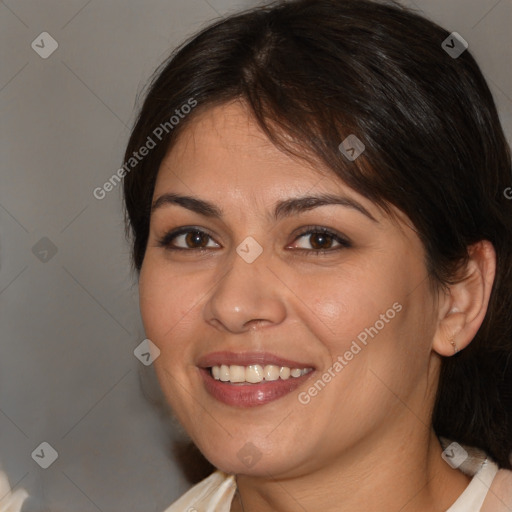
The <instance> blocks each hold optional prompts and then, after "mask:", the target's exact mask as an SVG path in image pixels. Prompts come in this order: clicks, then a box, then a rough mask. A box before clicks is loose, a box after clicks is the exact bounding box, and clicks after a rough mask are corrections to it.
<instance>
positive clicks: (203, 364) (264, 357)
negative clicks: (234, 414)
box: [197, 352, 314, 368]
mask: <svg viewBox="0 0 512 512" xmlns="http://www.w3.org/2000/svg"><path fill="white" fill-rule="evenodd" d="M223 364H225V365H228V366H229V365H231V364H236V365H240V366H249V365H251V364H259V365H261V366H265V365H267V364H273V365H275V366H287V367H289V368H314V367H313V365H312V364H310V363H302V362H300V361H294V360H292V359H286V358H284V357H279V356H276V355H274V354H270V353H269V352H212V353H210V354H207V355H206V356H203V357H201V358H200V359H199V361H198V362H197V366H199V367H200V368H211V367H212V366H221V365H223Z"/></svg>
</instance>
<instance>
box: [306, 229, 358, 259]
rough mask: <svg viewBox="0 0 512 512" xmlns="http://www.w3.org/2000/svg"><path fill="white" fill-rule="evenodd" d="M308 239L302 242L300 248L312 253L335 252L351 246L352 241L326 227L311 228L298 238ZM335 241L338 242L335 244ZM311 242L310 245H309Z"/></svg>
mask: <svg viewBox="0 0 512 512" xmlns="http://www.w3.org/2000/svg"><path fill="white" fill-rule="evenodd" d="M299 239H304V240H307V241H308V242H307V244H305V245H304V243H301V245H299V246H298V249H300V250H301V251H302V250H304V251H306V253H310V254H322V253H326V252H334V251H336V250H339V249H344V248H348V247H351V243H350V242H349V241H348V240H347V239H346V238H344V237H342V236H341V235H339V234H337V233H334V232H332V231H329V230H328V229H326V228H320V227H316V228H310V229H309V230H308V231H306V232H304V233H302V234H300V235H299V236H298V237H297V238H296V240H299ZM333 243H335V244H337V245H334V246H333ZM308 244H309V246H310V247H307V245H308Z"/></svg>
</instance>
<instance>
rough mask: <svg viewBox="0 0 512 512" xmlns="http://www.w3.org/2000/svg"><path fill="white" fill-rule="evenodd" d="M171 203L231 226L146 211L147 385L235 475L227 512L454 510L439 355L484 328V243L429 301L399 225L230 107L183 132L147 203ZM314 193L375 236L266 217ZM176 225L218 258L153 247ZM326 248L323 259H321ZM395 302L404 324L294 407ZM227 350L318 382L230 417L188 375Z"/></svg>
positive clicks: (167, 210) (420, 265) (352, 226)
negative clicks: (186, 199) (246, 247)
mask: <svg viewBox="0 0 512 512" xmlns="http://www.w3.org/2000/svg"><path fill="white" fill-rule="evenodd" d="M340 158H343V157H342V156H341V155H340ZM169 192H174V193H179V194H184V195H193V196H195V197H199V198H201V199H204V200H207V201H210V202H212V203H214V204H215V205H217V207H219V208H221V209H222V211H223V213H224V215H223V217H222V218H221V219H212V218H207V217H204V216H202V215H200V214H198V213H195V212H191V211H189V210H187V209H185V208H183V207H181V206H178V205H165V206H162V207H161V208H158V209H156V210H155V211H154V212H153V213H152V215H151V223H150V235H149V240H148V245H147V252H146V255H145V259H144V262H143V266H142V269H141V273H140V281H139V289H140V306H141V313H142V318H143V322H144V326H145V329H146V335H147V337H148V338H149V339H151V340H152V341H153V343H155V344H156V345H157V346H158V348H159V349H160V351H161V353H160V357H158V358H157V359H156V361H155V363H154V365H155V370H156V372H157V375H158V378H159V381H160V384H161V386H162V389H163V391H164V393H165V395H166V398H167V400H168V401H169V403H170V404H171V406H172V408H173V410H174V412H175V414H176V417H177V418H178V420H179V421H180V423H181V424H182V425H183V427H184V428H185V430H186V431H187V432H188V434H189V435H190V437H191V438H192V440H193V441H194V442H195V443H196V444H197V446H198V447H199V449H200V450H201V451H202V452H203V453H204V455H205V456H206V457H207V458H208V459H209V460H210V461H211V462H212V463H213V464H214V465H215V466H216V467H218V468H219V469H222V470H223V471H226V472H229V473H235V474H237V483H238V489H239V492H240V496H239V497H238V496H237V497H236V498H235V500H234V502H233V505H232V510H233V511H236V510H245V512H248V511H256V510H257V511H267V510H268V511H271V510H272V511H289V510H303V509H304V510H323V511H324V512H328V511H331V510H332V511H334V510H336V511H343V512H352V511H354V512H355V511H361V510H366V511H368V512H371V511H379V512H387V511H389V512H391V511H393V512H396V511H399V510H400V511H401V512H409V511H411V512H412V511H444V510H446V509H447V508H448V507H449V506H450V505H451V504H452V503H453V502H454V501H455V500H456V499H457V497H458V496H459V495H460V494H461V493H462V491H463V490H464V488H465V487H466V486H467V484H468V482H469V479H468V478H467V477H466V476H464V475H463V474H462V473H460V472H459V471H458V470H455V469H452V468H451V467H450V466H449V465H448V464H446V462H444V460H443V459H442V458H441V452H442V449H441V447H440V445H439V442H438V440H437V438H436V437H435V435H434V433H433V430H432V427H431V423H430V415H431V411H432V407H433V403H434V396H435V391H436V387H437V380H438V375H439V368H440V362H441V357H440V356H441V355H444V356H451V355H452V354H453V352H454V348H453V343H455V344H456V346H457V348H458V349H459V350H462V349H464V347H465V346H467V344H468V343H469V342H470V341H471V339H472V338H473V337H474V335H475V334H476V332H477V330H478V327H479V326H480V324H481V322H482V321H483V318H484V315H485V311H486V308H487V302H488V298H489V294H490V289H491V285H492V281H493V278H494V265H495V263H494V259H495V255H494V250H493V248H492V245H491V244H489V243H488V242H482V243H479V244H476V245H475V246H474V247H473V249H472V258H471V260H470V263H469V265H468V268H467V273H468V278H467V279H466V280H465V281H463V282H462V283H460V284H457V285H454V286H452V287H451V288H450V289H449V290H447V291H439V292H434V288H433V287H432V286H431V284H430V282H429V279H428V277H427V271H426V266H425V254H424V248H423V246H422V244H421V242H420V240H419V238H418V236H417V234H416V233H415V231H414V230H413V229H411V227H410V226H411V222H410V221H409V220H408V219H407V217H405V215H403V214H402V213H401V212H398V211H397V214H398V217H399V220H398V222H397V221H394V220H392V219H390V218H389V217H387V216H385V215H384V213H383V212H382V211H381V210H379V209H378V208H377V207H376V206H375V205H374V204H373V203H371V202H370V201H369V200H367V199H365V198H364V197H363V196H361V195H359V194H358V193H356V192H355V191H353V190H351V189H350V188H348V187H347V186H346V185H344V183H342V182H341V181H340V180H339V179H338V178H337V177H336V176H335V175H334V174H333V173H332V171H329V170H327V169H325V168H322V166H321V165H318V166H316V167H315V168H313V167H312V166H311V165H310V164H307V163H306V162H304V161H302V160H299V159H296V158H295V159H294V158H292V157H291V156H289V155H288V154H285V153H283V152H281V151H280V150H278V149H277V148H276V147H275V146H273V145H272V144H271V142H269V141H268V140H267V138H266V137H265V135H264V134H263V133H262V132H261V131H260V130H259V128H258V127H257V125H256V123H255V122H254V121H253V120H252V118H251V117H250V115H249V114H248V111H247V110H246V109H245V107H244V105H243V103H238V102H233V103H231V104H228V105H223V106H218V107H214V108H211V109H209V110H206V111H205V112H203V113H201V114H200V115H198V116H197V117H196V118H195V119H194V120H193V122H192V123H191V124H190V125H189V126H188V127H187V128H186V129H185V130H184V131H183V133H182V134H181V136H180V138H179V139H178V141H177V143H176V145H175V146H174V147H173V148H172V149H171V151H170V152H168V154H167V156H166V157H165V159H164V160H163V162H162V165H161V167H160V170H159V174H158V178H157V182H156V186H155V193H154V199H157V198H158V197H159V196H160V195H161V194H164V193H169ZM319 193H336V194H339V195H344V196H346V197H349V198H351V199H354V200H356V201H357V202H358V203H359V204H360V205H362V206H364V208H365V209H366V210H367V211H368V212H369V213H370V214H371V215H372V216H373V217H374V218H375V221H373V220H371V219H369V218H368V217H366V216H365V215H364V214H362V213H360V212H359V211H357V210H356V209H354V208H349V207H346V206H339V205H329V206H322V207H319V208H315V209H311V210H309V211H306V212H302V213H300V214H294V215H292V216H290V217H288V218H283V219H281V220H279V221H275V220H274V219H273V218H272V216H271V214H270V212H271V211H272V210H273V207H274V204H275V203H276V202H277V201H279V200H283V199H288V198H290V197H298V196H302V195H313V194H319ZM311 225H315V226H322V227H326V228H329V229H330V230H334V231H335V232H336V231H337V232H339V233H341V234H342V235H344V236H345V237H347V238H348V239H349V240H350V241H351V247H348V248H342V249H341V250H334V249H335V248H336V247H339V244H338V243H337V242H336V241H335V240H333V241H329V240H327V241H325V240H323V241H322V240H319V239H318V237H316V238H315V235H306V236H301V233H303V232H304V231H307V229H305V228H307V227H309V226H311ZM182 226H193V227H197V228H200V229H201V230H203V231H205V232H206V233H207V234H208V235H210V236H211V238H208V237H206V239H205V241H204V245H206V246H207V247H208V251H207V252H205V253H203V254H200V253H199V252H198V251H197V249H190V247H197V246H198V245H200V244H198V242H197V241H196V242H195V244H196V245H195V246H194V245H193V244H194V239H193V238H192V241H190V239H189V245H187V244H186V238H185V236H179V237H178V238H176V239H174V241H173V242H172V243H173V244H174V245H175V246H179V247H189V251H188V252H185V251H181V252H180V251H169V250H167V249H165V248H163V247H160V246H159V245H158V241H159V239H161V238H162V237H163V236H164V235H165V234H166V233H167V232H168V231H170V230H172V229H175V228H179V227H182ZM248 236H251V237H253V238H254V239H255V240H256V241H257V242H258V243H259V244H260V245H261V247H262V248H263V253H262V254H261V255H260V256H259V257H258V258H257V259H256V260H255V261H254V262H253V263H250V264H249V263H247V262H246V261H244V260H243V259H242V258H241V257H240V256H239V255H238V254H237V252H236V248H237V246H238V245H239V244H240V243H241V242H242V241H243V240H244V239H245V238H246V237H248ZM319 244H320V245H319ZM318 247H319V248H324V249H327V250H330V251H331V252H327V253H325V254H317V255H315V254H314V252H315V248H318ZM301 249H302V251H301ZM306 253H310V255H309V256H308V255H307V254H306ZM394 303H399V304H400V305H401V306H402V309H401V311H400V312H398V313H397V314H396V315H395V317H394V318H393V319H391V320H389V322H387V323H385V326H384V328H382V329H381V330H379V333H378V335H376V336H375V337H374V338H373V339H372V338H369V341H368V344H367V346H364V347H363V348H362V350H361V351H360V352H359V353H357V355H355V356H354V358H353V359H352V360H351V361H349V362H348V364H347V365H346V366H345V367H344V368H343V370H341V371H340V372H338V373H337V374H336V377H335V378H332V380H331V382H329V383H328V384H327V385H326V386H325V388H324V389H322V390H321V391H320V392H319V393H318V394H317V395H316V396H314V397H313V398H312V399H311V401H310V402H309V403H308V404H307V405H304V404H302V403H300V402H299V400H298V397H297V395H298V393H299V392H300V391H305V390H306V391H307V389H308V388H309V387H310V386H311V385H312V384H313V383H314V382H315V381H316V380H317V379H318V378H321V375H322V374H323V373H324V372H326V371H327V369H328V368H330V367H332V365H333V362H334V361H336V358H337V357H338V356H340V355H343V354H344V353H345V352H346V351H347V350H348V349H349V348H350V346H351V343H352V341H353V340H355V339H356V337H357V335H358V334H359V333H361V332H362V331H364V329H365V328H369V327H371V326H374V325H375V323H376V321H377V320H379V319H380V318H381V317H380V315H381V314H383V313H385V312H386V310H388V309H389V308H391V307H392V305H393V304H394ZM452 342H453V343H452ZM221 350H227V351H234V352H243V351H255V350H256V351H267V352H271V353H273V354H276V355H278V356H281V357H285V358H288V359H292V360H299V361H301V362H309V363H311V365H312V366H314V367H315V372H314V376H312V377H311V379H310V380H309V381H308V382H307V383H305V384H304V386H302V387H301V388H300V389H299V390H297V391H295V392H292V393H290V394H288V395H287V396H285V397H282V398H280V399H278V400H276V401H274V402H270V403H268V404H266V405H263V406H256V407H252V408H246V409H242V408H238V407H231V406H228V405H225V404H223V403H221V402H218V401H216V400H215V399H213V398H212V397H211V396H210V395H209V394H208V393H207V392H206V391H205V389H204V386H203V383H202V379H201V377H200V374H199V371H198V368H197V366H196V365H197V361H198V359H199V358H200V357H202V356H204V355H206V354H208V353H211V352H213V351H221ZM248 442H250V443H252V444H253V445H254V446H255V447H256V450H257V453H258V454H260V455H261V458H260V459H259V461H258V462H257V463H256V464H255V465H253V466H252V467H250V468H248V467H247V466H246V465H245V464H244V463H243V461H242V460H241V459H240V458H239V457H238V456H237V453H238V452H239V450H240V449H242V447H244V445H246V443H248ZM241 501H243V509H242V505H241ZM301 507H303V508H301Z"/></svg>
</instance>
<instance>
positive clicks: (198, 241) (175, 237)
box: [158, 228, 217, 251]
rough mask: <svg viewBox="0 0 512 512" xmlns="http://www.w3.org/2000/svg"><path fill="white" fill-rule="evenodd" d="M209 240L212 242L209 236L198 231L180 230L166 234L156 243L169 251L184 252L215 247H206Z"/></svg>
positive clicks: (192, 229)
mask: <svg viewBox="0 0 512 512" xmlns="http://www.w3.org/2000/svg"><path fill="white" fill-rule="evenodd" d="M209 240H212V238H211V236H210V235H209V234H208V233H205V232H204V231H202V230H200V229H197V228H196V229H194V228H181V229H178V230H175V231H171V232H169V233H167V234H166V235H165V236H164V237H163V238H162V239H161V240H159V241H158V245H159V247H164V248H166V249H169V250H185V251H186V250H194V249H206V248H210V247H217V245H215V246H209V247H208V242H209ZM177 243H180V245H177Z"/></svg>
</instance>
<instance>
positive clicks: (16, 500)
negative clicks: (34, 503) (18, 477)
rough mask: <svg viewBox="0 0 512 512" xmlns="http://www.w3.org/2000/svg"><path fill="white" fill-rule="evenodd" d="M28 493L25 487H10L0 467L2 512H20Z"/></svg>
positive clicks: (0, 502) (0, 504) (0, 503)
mask: <svg viewBox="0 0 512 512" xmlns="http://www.w3.org/2000/svg"><path fill="white" fill-rule="evenodd" d="M27 497H28V493H27V491H26V490H25V489H17V490H15V491H14V492H13V491H12V489H11V486H10V484H9V480H8V479H7V475H6V474H5V473H4V472H3V471H2V468H0V510H1V511H2V512H20V510H21V507H22V506H23V502H24V501H25V500H26V499H27Z"/></svg>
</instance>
